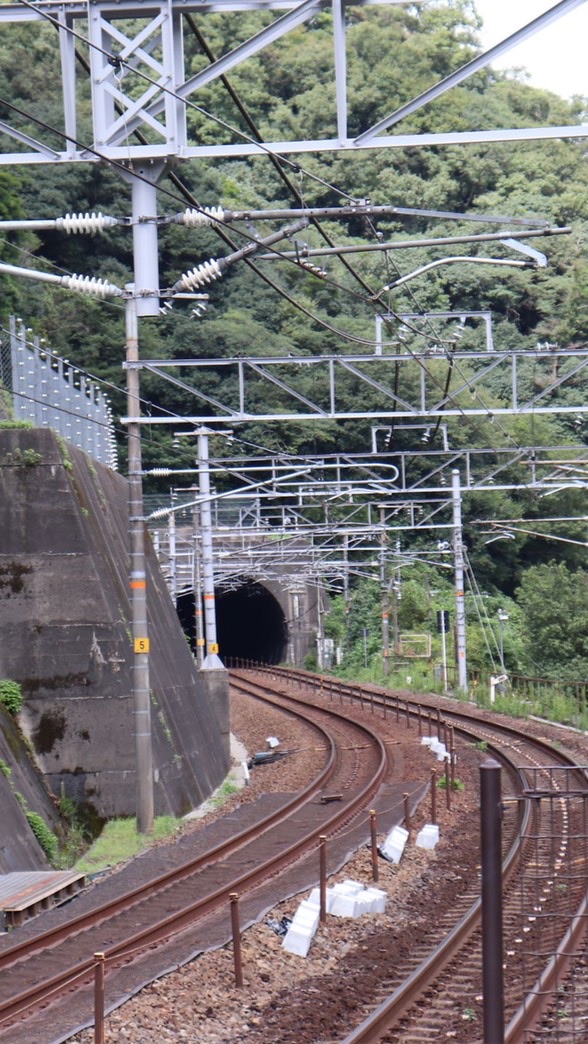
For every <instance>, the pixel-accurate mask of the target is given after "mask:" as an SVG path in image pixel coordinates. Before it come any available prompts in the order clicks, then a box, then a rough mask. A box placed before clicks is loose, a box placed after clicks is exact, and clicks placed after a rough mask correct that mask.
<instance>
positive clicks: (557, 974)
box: [273, 671, 588, 1044]
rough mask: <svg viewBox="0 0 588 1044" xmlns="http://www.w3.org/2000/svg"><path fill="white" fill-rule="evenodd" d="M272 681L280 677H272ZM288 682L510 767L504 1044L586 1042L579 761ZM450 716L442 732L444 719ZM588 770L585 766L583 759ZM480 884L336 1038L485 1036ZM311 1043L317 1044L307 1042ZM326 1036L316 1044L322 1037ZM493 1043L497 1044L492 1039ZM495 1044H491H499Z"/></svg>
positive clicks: (510, 738)
mask: <svg viewBox="0 0 588 1044" xmlns="http://www.w3.org/2000/svg"><path fill="white" fill-rule="evenodd" d="M273 673H274V678H276V677H277V675H276V672H275V671H274V672H273ZM281 677H282V681H283V683H285V684H287V685H290V686H294V687H297V686H298V687H300V688H302V689H303V690H304V691H305V694H306V696H307V698H308V697H309V695H310V694H311V692H312V691H314V692H315V693H318V694H319V695H320V696H321V697H323V698H324V697H325V696H326V698H327V699H328V700H336V701H338V702H339V703H341V702H349V703H352V702H353V701H355V702H361V703H362V704H363V705H364V706H369V708H370V710H371V711H372V713H380V714H382V715H388V716H392V717H395V716H396V717H397V718H398V720H400V719H401V718H402V717H403V716H404V715H406V714H409V715H411V716H412V717H413V718H414V719H415V720H417V721H418V722H419V728H420V727H421V726H423V724H424V725H425V728H426V727H430V726H431V722H432V721H434V722H435V727H437V726H439V725H441V727H442V728H443V729H445V730H447V729H448V728H453V729H454V730H455V731H456V733H460V734H461V735H462V736H464V737H467V736H469V737H470V738H472V737H475V739H476V742H477V744H478V745H480V746H484V748H485V749H486V751H487V753H488V754H491V755H492V756H493V757H494V758H496V759H498V761H499V762H500V764H501V765H502V766H503V775H504V777H505V780H506V786H505V787H504V786H503V795H504V796H505V801H506V803H505V818H504V829H503V898H502V903H503V931H504V1022H505V1026H506V1028H505V1032H504V1040H505V1041H506V1042H507V1044H519V1042H520V1044H523V1042H525V1044H527V1042H528V1044H530V1042H532V1041H535V1040H537V1041H539V1040H542V1039H546V1040H550V1041H551V1040H554V1041H556V1040H557V1041H566V1042H570V1044H579V1042H580V1041H584V1040H586V1039H587V1038H588V978H587V977H586V956H587V954H586V921H587V905H586V904H587V894H588V862H587V849H588V832H587V822H588V816H587V811H588V804H587V798H588V782H587V773H586V770H585V768H584V767H583V764H582V758H581V755H580V756H579V755H578V754H571V753H566V752H565V751H562V750H560V749H558V748H556V747H555V746H554V745H553V744H550V743H546V742H545V741H544V740H542V739H541V738H539V737H537V736H528V735H525V734H522V733H521V731H520V730H518V729H514V728H512V727H508V726H507V725H504V724H499V723H496V722H492V721H490V720H488V718H489V716H486V720H484V718H482V717H481V716H480V714H479V713H474V712H472V711H469V712H468V710H467V708H461V707H460V708H459V710H456V709H455V705H453V708H450V707H449V706H448V705H444V706H443V711H442V715H441V716H440V715H439V701H433V700H431V701H427V700H423V699H421V698H420V697H419V699H418V701H417V700H416V699H415V698H414V697H412V696H410V695H408V694H402V696H400V694H390V693H387V692H385V691H384V690H376V689H375V688H373V687H372V688H370V690H369V691H366V688H365V687H364V688H361V687H359V686H349V685H345V684H344V685H342V686H341V685H337V684H334V683H333V684H332V683H330V682H327V681H326V680H325V679H314V678H312V677H309V676H308V675H306V674H305V673H304V672H294V671H284V672H283V673H282V674H281ZM440 717H442V723H441V721H440ZM583 763H584V765H585V764H586V759H583ZM479 894H480V888H479V882H477V881H475V880H474V881H473V882H472V881H470V882H468V883H466V884H465V887H464V890H463V893H462V894H461V895H459V896H457V897H454V899H453V901H452V904H451V910H447V911H446V912H445V913H444V915H443V917H442V919H441V922H439V921H438V920H435V923H434V930H432V931H431V932H430V933H429V936H428V937H427V936H426V935H425V937H422V936H421V937H420V938H419V942H418V945H415V946H412V947H409V948H408V949H405V951H404V952H399V953H398V954H397V955H396V959H395V960H394V962H393V963H394V973H393V975H392V976H388V977H387V978H386V977H385V976H384V978H383V981H382V984H381V985H380V988H379V993H380V995H381V1000H380V1003H377V1004H374V998H372V1000H371V1002H370V1007H371V1009H372V1010H371V1011H370V1013H369V1014H366V1017H365V1018H364V1019H363V1021H361V1022H360V1023H359V1024H358V1025H357V1026H356V1027H355V1029H353V1030H352V1031H351V1032H348V1033H346V1034H343V1035H340V1036H338V1037H333V1040H335V1039H337V1040H344V1042H345V1044H359V1042H365V1044H367V1042H369V1044H374V1042H376V1041H382V1042H384V1041H385V1042H395V1044H396V1042H397V1044H413V1042H414V1044H417V1042H418V1044H424V1042H427V1041H431V1042H433V1041H438V1040H439V1039H443V1038H446V1037H449V1038H450V1039H455V1040H457V1041H459V1044H469V1042H470V1041H471V1042H479V1041H482V1040H483V1039H484V1036H483V1031H482V1026H483V1024H484V1011H483V968H482V938H481V927H480V926H481V901H480V898H479ZM309 1039H312V1038H309ZM317 1039H319V1038H317ZM488 1044H490V1042H488ZM491 1044H495V1042H494V1041H492V1042H491Z"/></svg>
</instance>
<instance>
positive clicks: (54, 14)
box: [0, 0, 588, 164]
mask: <svg viewBox="0 0 588 1044" xmlns="http://www.w3.org/2000/svg"><path fill="white" fill-rule="evenodd" d="M380 2H385V3H387V4H388V5H394V4H397V5H406V4H408V2H409V0H362V5H361V6H365V5H369V4H372V3H375V4H377V3H380ZM585 2H586V0H560V2H559V3H556V4H554V5H553V6H552V7H551V8H550V9H549V10H548V11H546V12H545V13H544V14H543V15H541V16H539V17H538V18H536V19H535V20H534V21H532V22H529V23H527V24H525V25H522V26H521V28H520V29H519V30H517V31H516V32H515V33H513V34H511V35H510V36H508V37H507V38H505V39H504V40H502V41H501V42H500V43H498V44H497V45H496V46H494V47H492V48H491V49H490V50H488V51H486V52H484V53H482V54H480V55H478V56H477V57H475V58H474V59H472V60H471V61H469V62H466V63H465V64H464V65H463V66H462V67H461V68H459V69H457V70H455V71H454V72H453V73H451V74H450V75H448V76H446V77H445V78H444V79H442V80H441V81H440V82H438V83H435V84H431V85H430V86H429V87H428V88H427V89H426V90H424V91H423V92H422V93H421V94H419V95H418V96H417V97H415V98H413V99H411V100H410V101H408V102H407V103H406V104H404V105H402V106H400V107H398V105H397V104H396V100H395V99H394V98H390V103H389V112H388V114H387V115H386V116H384V117H383V118H382V119H380V120H379V121H378V122H377V123H374V124H372V125H370V126H364V127H361V128H359V129H358V131H357V132H352V131H351V130H350V127H349V111H350V110H351V108H352V106H353V98H349V96H348V92H349V83H348V77H347V47H346V33H347V26H346V19H345V10H346V4H345V3H344V2H343V0H331V2H327V0H302V2H301V3H300V2H297V0H201V2H200V0H142V2H140V0H92V2H91V3H88V2H85V0H84V2H82V0H37V2H36V3H31V2H28V0H26V2H24V3H23V2H21V3H18V2H17V3H6V4H2V5H0V25H2V28H3V32H4V33H5V34H6V32H7V30H8V29H9V28H10V25H11V24H14V23H25V22H29V23H36V24H39V23H43V22H46V23H49V24H51V25H53V26H54V28H55V30H56V34H55V45H56V47H58V48H59V54H60V64H61V94H62V99H63V104H62V113H63V116H62V126H61V130H60V135H61V138H62V142H61V143H56V141H55V134H54V133H53V132H52V133H47V134H45V135H43V133H42V131H41V129H39V131H38V133H31V132H30V131H28V130H25V129H23V123H22V114H21V113H19V112H18V110H16V109H15V107H12V108H11V107H10V106H8V110H7V111H8V113H10V114H11V116H10V117H5V118H4V120H2V121H1V122H0V133H1V134H2V135H3V136H5V138H6V139H8V140H9V141H10V143H11V144H12V147H13V149H14V148H15V147H16V146H18V151H8V150H7V149H5V150H4V151H3V153H2V154H0V163H8V164H14V163H61V162H63V161H67V162H71V161H77V162H86V163H87V162H88V161H94V162H96V161H97V160H99V159H102V158H108V159H110V160H117V161H120V162H127V161H128V160H132V161H133V162H134V161H137V160H139V161H141V160H145V159H149V160H151V161H153V160H156V159H159V160H162V161H166V160H167V159H168V158H171V157H181V158H184V159H188V158H192V157H199V158H202V157H213V156H216V157H228V156H251V155H264V154H265V155H267V153H268V152H269V153H273V154H286V153H302V152H319V151H320V152H328V151H330V152H332V151H357V150H359V149H372V148H403V149H404V148H407V147H411V146H438V145H453V144H468V143H472V142H475V143H483V142H497V141H521V140H533V139H535V140H537V139H542V138H543V139H548V138H559V139H561V138H580V137H586V135H587V133H588V126H587V125H585V124H580V125H576V126H557V127H545V126H544V127H541V126H539V127H527V128H494V129H487V130H478V131H461V132H450V133H432V134H423V133H420V134H402V133H398V132H397V131H396V130H395V133H394V134H393V135H390V134H389V133H386V132H389V131H390V130H391V129H393V128H397V127H398V125H399V124H400V123H401V122H402V120H403V119H404V118H405V117H406V116H409V115H412V114H413V113H414V112H417V111H418V110H419V109H421V108H422V107H423V106H425V105H427V104H428V103H429V102H431V101H434V100H435V99H436V98H439V97H440V96H441V95H443V94H444V93H445V92H446V91H449V90H451V88H452V87H455V86H457V85H458V84H460V83H463V82H464V81H466V80H467V79H469V77H471V76H473V75H474V74H475V73H477V72H478V71H479V70H481V69H484V68H485V67H487V66H488V65H489V64H491V63H492V61H494V59H496V58H497V57H499V56H500V55H502V54H504V53H506V52H508V51H509V50H510V49H511V48H512V47H514V46H516V45H517V44H518V43H520V42H522V41H523V40H525V39H527V38H529V37H530V36H532V35H534V34H535V33H537V32H540V31H543V32H545V31H546V30H547V28H548V27H549V25H551V24H553V23H554V22H555V21H556V20H558V19H559V18H561V17H563V16H565V15H566V14H567V13H568V12H570V11H573V10H574V9H575V8H577V7H579V6H581V5H582V4H583V3H585ZM251 11H260V12H265V13H271V14H272V15H273V16H274V17H273V18H272V20H271V22H269V24H267V25H265V26H264V27H263V28H261V29H260V30H259V31H258V32H257V33H255V34H254V35H253V36H250V37H249V38H248V39H245V40H243V41H242V42H241V43H239V44H237V45H236V46H235V47H233V48H232V50H230V51H228V52H227V53H226V54H224V55H221V56H220V57H218V58H216V59H215V60H211V61H210V62H209V63H208V64H207V65H205V66H204V68H202V69H200V70H199V71H198V72H196V73H195V74H194V75H186V70H185V64H186V63H185V46H184V39H183V29H184V24H185V20H186V19H187V18H189V17H192V16H197V17H198V19H199V20H201V19H203V17H204V16H205V15H207V14H212V13H228V12H232V13H234V14H235V15H236V16H238V15H239V14H247V13H248V12H251ZM326 12H330V15H331V29H332V54H333V60H332V96H333V100H334V104H333V113H332V125H333V133H332V136H331V137H329V138H321V139H304V140H293V141H282V140H272V139H271V137H269V138H268V139H267V140H266V141H265V142H264V143H263V144H262V143H259V142H258V141H255V140H253V139H252V138H251V137H249V136H244V135H239V134H238V133H236V132H235V130H234V128H225V138H226V140H224V141H222V142H221V143H215V144H200V143H196V142H193V141H191V140H190V137H189V131H188V123H187V120H186V107H187V106H190V105H192V104H197V103H198V92H199V91H200V90H202V89H203V88H206V87H208V86H209V85H210V84H211V83H213V82H214V81H216V80H218V79H219V78H220V77H222V76H225V75H226V74H227V73H230V72H232V71H234V70H235V69H237V68H238V67H239V66H240V65H242V64H243V63H245V62H247V60H248V59H250V58H252V57H253V56H254V55H257V54H259V53H260V52H261V51H263V50H264V49H265V48H267V47H269V46H271V45H272V44H274V43H275V42H276V41H277V40H280V39H281V38H283V37H285V36H286V35H287V34H288V33H289V32H291V31H293V30H295V29H297V28H299V27H300V26H302V25H304V26H306V27H307V28H308V29H309V31H312V19H313V18H315V17H316V15H317V14H319V13H323V14H324V13H326ZM324 21H325V20H324V18H323V19H321V27H323V28H324ZM80 54H81V56H82V59H83V61H84V63H85V66H86V69H87V75H88V74H89V77H90V81H91V114H92V127H93V140H92V142H82V141H80V140H79V133H80V132H79V129H78V128H79V124H80V122H81V120H80V104H81V102H82V101H83V103H84V106H87V89H86V86H85V81H86V79H87V75H86V76H85V77H82V76H80V75H79V57H80ZM136 131H138V132H140V133H141V134H142V135H143V138H145V136H147V137H148V138H149V140H148V141H145V140H143V141H142V142H137V141H135V140H130V139H131V136H132V135H133V133H134V132H136Z"/></svg>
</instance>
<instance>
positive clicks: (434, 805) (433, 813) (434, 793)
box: [431, 769, 437, 825]
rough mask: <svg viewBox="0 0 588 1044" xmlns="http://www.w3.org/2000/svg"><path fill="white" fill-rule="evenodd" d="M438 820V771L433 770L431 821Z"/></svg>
mask: <svg viewBox="0 0 588 1044" xmlns="http://www.w3.org/2000/svg"><path fill="white" fill-rule="evenodd" d="M436 822H437V772H436V770H435V769H433V771H432V772H431V823H433V825H435V823H436Z"/></svg>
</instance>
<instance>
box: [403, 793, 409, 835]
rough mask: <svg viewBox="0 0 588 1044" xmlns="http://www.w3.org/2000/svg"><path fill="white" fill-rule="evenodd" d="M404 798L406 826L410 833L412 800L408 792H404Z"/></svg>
mask: <svg viewBox="0 0 588 1044" xmlns="http://www.w3.org/2000/svg"><path fill="white" fill-rule="evenodd" d="M402 800H403V802H404V827H405V829H406V830H408V833H409V834H410V827H411V822H410V800H409V796H408V794H403V795H402Z"/></svg>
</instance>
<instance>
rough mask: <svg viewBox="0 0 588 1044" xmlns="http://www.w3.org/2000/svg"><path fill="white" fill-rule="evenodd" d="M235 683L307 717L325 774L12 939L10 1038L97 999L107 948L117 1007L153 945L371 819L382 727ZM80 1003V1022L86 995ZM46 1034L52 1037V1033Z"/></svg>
mask: <svg viewBox="0 0 588 1044" xmlns="http://www.w3.org/2000/svg"><path fill="white" fill-rule="evenodd" d="M234 684H235V685H238V686H240V688H241V689H242V690H243V691H245V692H246V693H247V695H248V696H250V697H251V698H252V699H255V700H262V701H269V702H271V703H272V704H273V705H274V706H276V707H280V708H281V709H282V710H287V712H288V714H290V715H297V716H299V717H300V718H302V719H303V720H304V721H305V723H306V725H307V727H308V728H310V729H311V730H312V731H313V732H314V734H315V737H316V742H318V743H320V745H321V746H322V748H323V750H324V757H323V765H322V767H321V769H320V771H318V772H317V773H316V775H315V776H314V778H313V779H312V780H310V781H309V782H308V785H307V786H306V787H305V788H304V789H303V790H301V791H299V792H297V793H296V794H294V795H289V796H284V797H281V798H280V799H279V800H278V801H277V802H276V801H275V800H274V801H272V802H270V807H269V808H265V809H263V810H253V813H254V814H253V815H252V821H250V822H247V823H246V825H245V826H243V827H242V829H239V830H237V831H236V832H234V831H233V830H230V831H229V836H228V837H223V840H222V841H219V842H218V843H217V844H216V845H214V846H213V847H207V848H206V849H205V850H204V851H201V852H198V853H197V854H196V855H194V856H192V857H190V858H189V859H185V860H184V861H183V862H182V863H181V864H180V865H173V866H171V867H170V868H169V869H167V870H166V872H165V873H162V874H159V875H158V876H157V877H156V878H153V879H149V880H147V881H145V880H143V881H140V882H139V883H138V884H135V885H134V887H132V888H129V889H123V890H122V891H121V892H120V894H117V895H116V896H115V897H114V898H109V899H108V900H106V901H101V899H100V889H94V890H92V892H91V893H89V894H88V895H87V896H85V897H83V901H82V897H80V902H76V904H75V910H76V911H80V909H81V908H83V907H84V906H86V907H87V909H85V910H83V912H76V914H75V915H74V916H67V915H65V916H64V915H63V913H62V914H61V916H58V917H57V918H55V919H56V920H57V921H58V922H59V923H57V924H56V925H54V926H53V927H51V928H47V929H45V930H42V931H39V932H34V933H31V932H27V933H26V936H27V937H26V938H24V939H23V940H22V941H18V940H17V941H13V939H12V937H10V938H9V939H8V942H6V941H3V945H2V946H1V947H0V976H1V981H2V999H1V1000H0V1039H2V1040H7V1041H10V1042H11V1044H18V1042H19V1041H23V1042H25V1041H26V1044H33V1041H34V1040H36V1039H37V1037H36V1036H35V1034H36V1033H37V1029H36V1027H35V1019H36V1018H37V1016H36V1013H37V1012H38V1011H39V1008H44V1009H46V1008H47V1005H48V1004H51V1005H52V1006H56V1005H57V1004H58V1003H59V1005H60V1009H61V1015H60V1016H59V1018H60V1020H61V1022H62V1023H63V1022H64V1020H66V1019H67V1014H66V1003H65V1001H64V1000H63V997H67V998H69V997H70V996H72V994H73V995H75V996H76V998H79V996H80V990H81V992H82V994H83V995H85V996H86V998H87V999H86V1002H85V1003H86V1006H87V1003H88V996H89V992H90V993H91V991H89V989H88V988H89V987H90V986H91V983H92V981H93V969H94V966H95V963H96V962H95V958H94V954H95V953H96V952H98V951H100V952H102V953H103V954H104V958H105V961H106V968H107V976H106V1003H107V1006H108V1004H109V999H110V994H111V993H112V987H114V989H116V979H117V972H118V970H120V968H121V967H123V966H125V965H128V964H129V963H132V962H134V961H136V960H137V956H138V955H139V954H141V953H144V952H145V951H149V952H152V951H153V948H154V947H156V946H159V945H160V944H161V943H162V942H163V941H165V940H167V939H169V938H170V936H173V935H177V933H179V932H182V931H185V930H186V929H188V928H190V929H191V930H192V929H194V927H195V926H196V925H198V924H199V923H201V922H203V921H206V924H207V928H206V931H207V933H208V934H209V935H210V933H211V932H212V931H213V929H212V928H211V924H210V921H211V917H212V916H214V915H216V916H220V917H221V919H222V920H224V922H226V920H227V912H228V910H229V907H230V902H229V896H230V895H231V894H232V893H238V894H242V893H244V892H249V891H254V890H255V889H256V888H259V887H260V885H262V883H263V882H264V881H267V880H268V879H269V878H273V879H275V877H276V875H277V874H279V873H284V872H285V871H286V870H287V869H288V868H289V867H291V866H293V865H294V864H296V862H297V861H299V860H300V859H301V858H303V857H304V856H306V855H308V853H309V852H313V851H316V846H317V838H318V836H319V835H333V834H336V833H337V831H338V830H341V829H342V828H343V827H345V829H346V830H348V829H349V827H350V824H351V823H352V822H353V820H354V817H359V819H360V820H362V821H363V822H364V823H365V822H366V821H367V817H366V809H367V808H368V806H369V803H370V801H371V798H372V797H373V795H374V794H375V792H376V791H377V789H378V787H379V786H380V783H381V782H382V780H383V778H384V776H385V773H386V769H387V755H386V750H385V747H384V745H383V744H382V742H381V740H380V738H379V737H378V735H377V734H376V732H375V731H374V730H373V729H371V728H369V727H367V726H366V725H361V724H357V723H354V722H353V721H350V720H349V719H348V717H347V716H346V715H344V714H341V713H339V712H338V711H336V710H334V709H323V710H320V709H317V708H314V707H310V706H309V705H308V704H306V703H304V702H301V701H299V700H297V699H295V698H293V697H292V696H281V697H279V698H278V697H276V696H274V695H272V693H271V692H270V691H268V686H267V684H266V685H264V684H263V683H261V684H260V682H259V681H258V682H257V683H256V684H255V683H253V682H252V681H250V680H247V679H242V680H239V679H235V682H234ZM333 789H334V790H336V792H337V794H338V795H339V796H340V800H338V801H337V802H336V804H331V803H327V804H321V802H320V797H321V795H324V794H325V792H326V791H327V790H329V791H332V790H333ZM251 811H252V810H250V818H251ZM225 833H226V831H225ZM72 910H73V907H72ZM83 1003H84V1002H82V1007H83ZM74 1007H75V1011H76V1014H75V1019H76V1020H77V1019H79V1018H80V1006H79V1000H76V1005H75V1006H74ZM53 1010H55V1008H53ZM43 1021H45V1017H44V1019H43ZM78 1024H79V1023H78ZM73 1026H74V1027H75V1026H76V1021H74V1022H73ZM40 1032H41V1033H46V1029H44V1030H42V1031H40ZM38 1039H39V1040H41V1041H43V1044H46V1041H47V1039H48V1038H47V1036H40V1037H39V1038H38Z"/></svg>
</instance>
